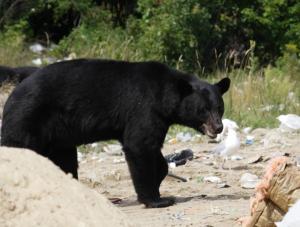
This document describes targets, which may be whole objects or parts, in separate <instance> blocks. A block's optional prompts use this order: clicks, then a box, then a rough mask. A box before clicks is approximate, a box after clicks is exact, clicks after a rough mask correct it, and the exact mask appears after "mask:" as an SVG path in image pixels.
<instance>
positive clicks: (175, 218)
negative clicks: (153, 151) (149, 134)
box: [79, 129, 300, 227]
mask: <svg viewBox="0 0 300 227" xmlns="http://www.w3.org/2000/svg"><path fill="white" fill-rule="evenodd" d="M250 134H251V135H253V136H254V143H253V144H252V145H245V143H244V141H245V135H244V134H243V133H240V134H239V136H240V139H241V141H242V144H241V148H240V150H239V151H238V152H237V153H236V155H238V156H241V157H242V160H229V161H228V162H226V164H225V167H226V166H227V167H229V166H230V167H231V170H223V169H222V168H220V161H219V160H218V159H217V158H216V157H214V156H213V155H211V153H210V151H211V150H212V148H214V147H215V146H216V144H214V143H209V141H208V139H206V138H205V137H200V138H198V139H196V140H197V141H193V142H191V141H189V142H177V143H175V144H169V143H166V144H165V145H164V148H163V153H164V154H169V153H173V152H176V151H180V150H182V149H186V148H189V149H192V150H193V152H194V155H195V159H194V160H192V161H190V162H188V163H187V164H186V165H184V166H179V167H176V168H175V169H172V170H171V171H172V173H174V174H176V175H179V176H181V177H184V178H187V179H188V182H182V181H179V180H176V179H174V178H171V177H167V178H166V179H165V180H164V181H163V184H162V186H161V194H162V195H163V196H170V195H172V196H175V197H176V201H177V203H176V204H175V205H174V206H171V207H167V208H160V209H146V208H144V206H143V205H141V204H139V203H138V202H137V201H136V195H135V192H134V189H133V186H132V183H131V179H130V176H129V172H128V168H127V165H126V163H125V161H124V156H115V155H109V154H107V153H106V152H99V153H97V151H99V150H102V149H101V146H102V145H101V144H100V145H98V147H97V146H96V147H94V148H90V150H94V152H93V151H92V152H90V153H87V154H85V155H84V156H83V157H82V160H81V162H80V169H79V176H80V181H81V182H83V183H84V184H87V185H88V186H89V187H91V188H93V189H94V190H96V191H97V192H98V193H101V194H103V195H105V196H106V197H107V198H110V199H114V198H118V199H121V201H120V202H119V204H117V205H116V206H117V207H119V209H120V210H122V211H124V212H125V213H126V214H127V215H128V216H129V218H130V219H133V220H135V221H136V222H137V223H138V224H140V225H141V226H206V227H208V226H223V227H226V226H228V227H229V226H230V227H232V226H239V224H238V223H237V221H236V220H237V219H238V218H240V217H242V216H245V215H249V198H250V196H251V195H253V194H254V189H244V188H242V187H241V185H240V178H241V176H242V174H243V173H252V174H255V175H257V176H258V177H260V178H261V177H262V175H263V173H264V169H265V167H266V165H267V163H268V160H270V158H272V157H275V156H279V155H289V156H290V157H291V159H292V160H296V157H300V149H299V147H300V134H299V133H283V132H281V131H280V130H279V129H256V130H253V131H252V132H251V133H250ZM194 140H195V139H194ZM260 156H261V159H262V160H261V161H258V162H257V163H253V164H250V163H251V162H253V161H254V160H256V159H257V158H258V157H260ZM207 176H217V177H219V178H221V180H222V181H223V182H225V183H226V184H227V185H229V187H227V188H219V187H218V185H217V184H215V183H209V182H205V181H204V180H203V179H204V177H207Z"/></svg>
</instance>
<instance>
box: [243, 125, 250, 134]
mask: <svg viewBox="0 0 300 227" xmlns="http://www.w3.org/2000/svg"><path fill="white" fill-rule="evenodd" d="M251 130H252V128H251V127H247V128H244V129H243V133H245V134H249V133H250V132H251Z"/></svg>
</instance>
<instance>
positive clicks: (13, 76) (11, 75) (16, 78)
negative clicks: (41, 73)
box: [0, 66, 39, 84]
mask: <svg viewBox="0 0 300 227" xmlns="http://www.w3.org/2000/svg"><path fill="white" fill-rule="evenodd" d="M38 69H39V68H38V67H34V66H22V67H16V68H12V67H8V66H0V84H3V83H4V82H12V83H20V82H21V81H22V80H24V79H25V78H27V77H28V76H30V75H31V74H33V73H34V72H35V71H36V70H38Z"/></svg>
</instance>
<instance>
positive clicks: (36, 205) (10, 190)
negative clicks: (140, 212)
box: [0, 147, 133, 227]
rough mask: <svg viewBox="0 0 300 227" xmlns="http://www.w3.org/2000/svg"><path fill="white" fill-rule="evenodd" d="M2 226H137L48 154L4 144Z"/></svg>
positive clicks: (1, 151) (0, 181)
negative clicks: (40, 154) (53, 162)
mask: <svg viewBox="0 0 300 227" xmlns="http://www.w3.org/2000/svg"><path fill="white" fill-rule="evenodd" d="M0 226H3V227H10V226H13V227H18V226H22V227H27V226H30V227H33V226H43V227H44V226H46V227H48V226H55V227H60V226H63V227H65V226H72V227H77V226H78V227H92V226H97V227H99V226H105V227H108V226H133V225H132V224H129V222H128V221H127V218H126V216H125V214H123V213H121V211H119V210H118V209H117V208H116V207H113V205H112V204H111V203H110V202H109V201H107V200H106V198H104V197H103V196H101V195H99V194H98V193H96V192H95V191H92V190H91V189H88V188H87V187H86V186H84V185H81V184H80V183H79V182H77V181H76V180H74V179H72V178H71V176H69V175H66V174H64V173H63V172H62V171H61V170H60V169H59V168H58V167H57V166H55V165H54V164H52V162H50V161H49V160H47V159H46V158H43V157H41V156H39V155H37V154H36V153H34V152H32V151H29V150H24V149H12V148H5V147H1V148H0Z"/></svg>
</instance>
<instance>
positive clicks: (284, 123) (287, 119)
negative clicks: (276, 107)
mask: <svg viewBox="0 0 300 227" xmlns="http://www.w3.org/2000/svg"><path fill="white" fill-rule="evenodd" d="M277 119H278V120H279V121H280V123H281V124H280V126H279V129H280V130H281V131H283V132H293V131H298V130H300V116H298V115H296V114H287V115H280V116H279V117H277Z"/></svg>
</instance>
